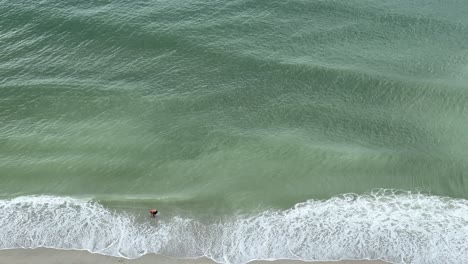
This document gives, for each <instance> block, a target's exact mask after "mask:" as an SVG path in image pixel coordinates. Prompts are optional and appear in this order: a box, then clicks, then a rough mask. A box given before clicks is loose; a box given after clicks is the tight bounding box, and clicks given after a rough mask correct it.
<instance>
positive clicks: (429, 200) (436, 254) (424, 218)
mask: <svg viewBox="0 0 468 264" xmlns="http://www.w3.org/2000/svg"><path fill="white" fill-rule="evenodd" d="M21 247H25V248H36V247H48V248H61V249H83V250H88V251H90V252H95V253H100V254H106V255H112V256H123V257H127V258H137V257H139V256H141V255H144V254H146V253H159V254H164V255H170V256H176V257H199V256H207V257H209V258H212V259H214V260H215V261H217V262H221V263H246V262H248V261H250V260H253V259H301V260H338V259H364V258H365V259H384V260H388V261H392V262H395V263H425V264H426V263H457V264H458V263H463V262H464V261H466V259H467V258H468V201H467V200H461V199H451V198H446V197H437V196H430V195H423V194H414V193H403V192H393V191H385V190H381V191H377V192H373V193H370V194H366V195H354V194H347V195H342V196H338V197H334V198H331V199H329V200H323V201H317V200H309V201H307V202H304V203H300V204H297V205H296V206H295V207H294V208H291V209H289V210H286V211H266V212H263V213H261V214H256V215H240V216H237V218H236V219H232V220H231V221H227V222H226V221H224V222H220V221H218V222H216V223H215V222H212V223H202V222H199V221H196V220H193V219H184V218H181V217H174V218H171V219H164V220H161V221H158V222H157V223H156V224H154V223H153V224H150V223H148V222H141V221H137V219H136V218H135V217H134V216H132V215H128V214H124V213H117V212H114V211H112V210H109V209H106V208H105V207H103V206H102V205H100V204H99V203H97V202H93V201H84V200H79V199H74V198H69V197H53V196H23V197H18V198H14V199H11V200H0V248H1V249H7V248H21Z"/></svg>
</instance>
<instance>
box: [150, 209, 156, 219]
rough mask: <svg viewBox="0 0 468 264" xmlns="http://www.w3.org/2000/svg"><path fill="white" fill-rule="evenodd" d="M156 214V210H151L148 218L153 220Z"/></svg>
mask: <svg viewBox="0 0 468 264" xmlns="http://www.w3.org/2000/svg"><path fill="white" fill-rule="evenodd" d="M157 214H158V210H156V209H151V210H150V216H151V217H153V218H155V217H156V215H157Z"/></svg>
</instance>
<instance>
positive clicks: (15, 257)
mask: <svg viewBox="0 0 468 264" xmlns="http://www.w3.org/2000/svg"><path fill="white" fill-rule="evenodd" d="M26 263H35V264H62V263H73V264H91V263H100V264H113V263H116V264H117V263H128V264H149V263H159V264H182V263H190V264H214V263H216V262H214V261H212V260H210V259H208V258H199V259H176V258H171V257H165V256H160V255H155V254H149V255H145V256H143V257H141V258H138V259H125V258H118V257H110V256H104V255H99V254H92V253H89V252H87V251H78V250H56V249H45V248H40V249H7V250H1V251H0V264H26ZM250 263H252V264H265V263H270V264H273V263H275V264H280V263H283V264H300V263H305V262H303V261H296V260H275V261H252V262H250ZM311 263H314V264H326V263H335V264H388V262H384V261H380V260H341V261H329V262H323V261H314V262H311Z"/></svg>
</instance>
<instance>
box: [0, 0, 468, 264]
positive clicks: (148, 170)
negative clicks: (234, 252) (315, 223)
mask: <svg viewBox="0 0 468 264" xmlns="http://www.w3.org/2000/svg"><path fill="white" fill-rule="evenodd" d="M467 14H468V1H464V0H447V1H432V0H424V1H423V0H415V1H380V0H374V1H370V0H361V1H354V0H353V1H328V0H323V1H322V0H310V1H302V0H292V1H276V0H269V1H260V0H258V1H247V0H234V1H224V0H218V1H201V0H187V1H166V0H161V1H128V0H117V1H104V0H99V1H82V2H80V1H63V0H61V1H58V0H56V1H54V0H45V1H3V0H0V196H1V198H2V199H4V200H8V199H12V198H15V197H23V196H24V197H29V196H31V195H35V196H40V195H49V196H53V197H74V198H79V199H81V198H91V199H94V200H96V201H98V202H100V203H102V204H104V205H106V206H108V207H111V208H119V207H122V208H127V209H129V210H133V211H135V210H136V211H140V209H141V210H142V211H144V212H146V209H147V208H150V207H154V206H156V207H158V208H160V209H161V210H162V212H166V213H167V214H168V215H190V216H193V217H195V218H197V217H200V218H201V217H202V215H206V214H211V215H215V216H216V217H218V216H220V215H221V216H222V215H225V214H231V213H232V212H239V213H242V214H249V213H253V212H262V211H265V210H270V209H272V210H285V209H287V208H291V207H293V206H294V205H295V204H297V203H301V202H304V201H307V200H309V199H315V200H317V199H319V200H327V199H330V198H331V197H334V196H336V195H341V194H346V193H357V194H362V193H368V192H371V191H372V190H373V189H376V188H378V189H398V190H404V191H410V192H412V193H417V192H418V191H422V192H423V193H428V194H430V195H433V196H435V197H437V196H443V197H452V198H460V199H461V200H460V201H465V200H463V199H468V16H467ZM431 197H432V196H431ZM133 211H132V212H133ZM163 215H164V214H163ZM197 215H198V216H197ZM0 218H1V217H0ZM465 228H466V227H465ZM17 245H22V244H21V243H20V242H18V244H17ZM0 246H1V245H0ZM75 248H76V247H75ZM130 255H131V254H130ZM175 255H177V254H175ZM132 256H133V255H132ZM366 256H367V255H366ZM375 256H377V255H375ZM363 257H365V256H364V255H363ZM234 262H236V261H234ZM239 262H242V261H239ZM414 263H418V262H414ZM421 263H423V262H421ZM425 263H429V262H425ZM454 263H455V262H454Z"/></svg>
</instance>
